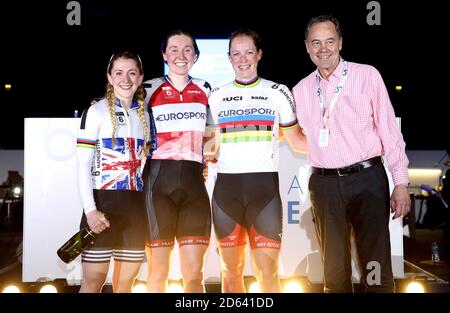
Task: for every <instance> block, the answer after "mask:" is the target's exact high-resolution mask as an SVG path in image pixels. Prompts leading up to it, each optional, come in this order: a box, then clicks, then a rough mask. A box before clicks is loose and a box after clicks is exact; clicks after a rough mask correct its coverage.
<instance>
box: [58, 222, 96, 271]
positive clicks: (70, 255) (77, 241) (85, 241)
mask: <svg viewBox="0 0 450 313" xmlns="http://www.w3.org/2000/svg"><path fill="white" fill-rule="evenodd" d="M96 237H97V234H96V233H94V232H93V231H92V230H91V229H90V228H89V227H86V228H83V229H81V230H80V231H79V232H78V233H76V234H75V235H73V236H72V237H71V238H70V239H69V240H67V241H66V243H64V244H63V245H62V246H61V247H60V248H59V249H58V251H57V254H58V256H59V258H60V259H61V260H63V261H64V262H65V263H69V262H71V261H73V260H74V259H75V258H76V257H77V256H79V255H80V253H81V252H82V251H83V250H84V249H86V247H87V246H88V245H89V244H91V243H93V242H94V240H95V238H96Z"/></svg>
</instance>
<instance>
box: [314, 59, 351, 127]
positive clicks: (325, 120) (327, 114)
mask: <svg viewBox="0 0 450 313" xmlns="http://www.w3.org/2000/svg"><path fill="white" fill-rule="evenodd" d="M343 62H344V68H343V69H342V75H341V79H340V80H339V83H338V85H337V86H336V89H335V91H334V95H333V98H332V99H331V101H330V104H329V105H328V106H325V105H324V101H323V94H322V90H321V89H320V86H319V77H318V76H317V77H316V88H317V97H318V98H319V105H320V112H321V113H322V121H323V128H326V127H327V123H328V119H329V117H330V114H331V112H332V111H333V109H334V105H335V104H336V101H337V99H338V97H339V95H340V94H341V91H342V89H343V87H344V84H345V81H346V80H347V78H348V63H347V61H343ZM324 106H325V109H324Z"/></svg>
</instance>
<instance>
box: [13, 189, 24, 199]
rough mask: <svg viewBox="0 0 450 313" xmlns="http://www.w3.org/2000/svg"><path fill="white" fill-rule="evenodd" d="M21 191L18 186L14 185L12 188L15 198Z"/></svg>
mask: <svg viewBox="0 0 450 313" xmlns="http://www.w3.org/2000/svg"><path fill="white" fill-rule="evenodd" d="M21 192H22V189H21V188H20V187H14V188H13V194H14V197H15V198H18V197H19V196H20V193H21Z"/></svg>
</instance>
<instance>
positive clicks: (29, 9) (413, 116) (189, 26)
mask: <svg viewBox="0 0 450 313" xmlns="http://www.w3.org/2000/svg"><path fill="white" fill-rule="evenodd" d="M68 2H69V1H68V0H67V1H65V0H59V1H48V3H47V1H45V2H44V1H32V2H31V1H30V2H27V1H25V2H23V1H15V3H8V4H6V2H2V4H1V5H0V26H1V32H2V33H1V35H0V36H1V37H0V38H1V41H0V83H1V85H0V87H1V89H0V110H1V115H0V116H1V120H0V134H1V135H0V148H3V149H23V124H24V122H23V119H24V118H26V117H71V116H72V115H73V111H74V110H78V111H79V112H81V111H82V110H83V109H84V108H85V107H86V106H88V105H89V103H90V100H91V99H92V98H95V97H100V96H102V95H103V92H104V88H105V83H106V80H105V71H106V65H107V63H108V60H109V57H110V56H111V54H112V53H113V52H114V51H117V50H120V49H132V50H134V51H136V52H138V53H139V54H140V55H141V58H142V60H143V63H144V70H145V75H146V77H145V78H146V79H149V78H152V77H156V76H160V75H161V74H162V71H163V66H162V59H161V57H160V53H159V48H160V44H161V40H162V39H163V37H164V35H165V34H166V32H167V31H168V30H171V29H177V28H181V29H184V30H187V31H190V32H192V33H193V34H194V35H195V36H196V37H197V38H228V35H229V34H230V32H232V31H233V30H236V29H238V28H242V27H249V28H252V29H255V30H257V31H258V32H260V34H261V36H262V38H263V50H264V55H263V59H262V61H261V62H260V65H259V74H260V76H262V77H264V78H267V79H270V80H273V81H276V82H279V83H284V84H286V85H287V86H288V87H290V88H292V87H293V86H294V85H295V84H296V83H297V82H298V81H299V80H300V79H302V78H303V77H305V76H306V75H308V74H309V73H310V72H312V71H313V70H314V66H313V64H312V62H311V60H310V59H309V56H308V55H307V53H306V50H305V47H304V28H305V25H306V23H307V21H308V19H309V18H310V17H312V16H315V15H319V14H327V13H332V14H334V15H335V16H336V17H337V18H338V19H339V20H340V22H341V24H342V25H341V26H342V30H343V38H344V42H343V50H342V52H341V55H342V56H343V57H344V59H346V60H349V61H352V62H359V63H367V64H371V65H373V66H375V67H376V68H377V69H378V70H379V71H380V72H381V74H382V76H383V78H384V80H385V83H386V86H387V88H388V91H389V94H390V97H391V100H392V103H393V105H394V109H395V111H396V115H397V116H400V117H401V118H402V132H403V134H404V138H405V141H406V144H407V149H409V150H413V149H436V150H437V149H439V150H440V149H447V148H448V146H449V142H450V140H449V139H448V135H449V130H448V128H449V126H448V124H449V123H448V114H447V112H446V110H445V108H446V106H448V98H449V97H448V91H447V90H446V89H444V87H445V85H444V82H445V77H443V76H444V75H443V72H444V70H445V68H447V70H448V66H449V65H448V63H449V62H448V60H449V56H448V55H449V53H448V51H449V48H448V45H449V43H448V35H444V31H446V32H448V23H446V19H448V17H446V16H444V15H445V12H446V10H445V9H444V8H443V7H442V6H443V3H444V2H437V1H421V2H411V1H381V0H380V1H378V2H379V3H380V5H381V25H379V26H377V25H375V26H369V25H368V24H367V22H366V17H367V15H368V13H369V12H370V10H368V9H367V8H366V6H367V3H368V2H369V1H358V0H353V1H326V0H324V1H309V2H303V1H276V0H265V1H264V2H261V1H246V2H244V1H240V0H232V1H230V0H229V1H207V2H206V1H183V2H180V1H168V0H166V1H164V0H162V1H161V0H160V1H155V0H151V1H150V0H147V1H137V0H126V1H121V2H113V1H106V0H84V1H78V2H79V3H80V5H81V15H82V18H81V25H80V26H69V25H68V24H67V22H66V17H67V14H68V13H69V10H67V9H66V5H67V3H68ZM200 57H201V56H200ZM5 83H11V84H12V89H11V90H9V91H6V90H5V89H4V87H3V86H4V84H5ZM397 84H399V85H402V86H403V90H402V92H400V93H399V92H396V91H395V88H394V87H395V85H397Z"/></svg>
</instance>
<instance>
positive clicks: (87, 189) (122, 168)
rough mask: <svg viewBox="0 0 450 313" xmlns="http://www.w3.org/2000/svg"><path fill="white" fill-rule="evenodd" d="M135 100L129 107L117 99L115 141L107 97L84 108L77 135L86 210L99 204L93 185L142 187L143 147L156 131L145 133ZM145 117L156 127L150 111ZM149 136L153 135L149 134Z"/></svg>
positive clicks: (111, 188)
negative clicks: (95, 197)
mask: <svg viewBox="0 0 450 313" xmlns="http://www.w3.org/2000/svg"><path fill="white" fill-rule="evenodd" d="M137 109H138V103H137V101H134V102H133V103H132V105H131V107H130V109H129V110H128V111H126V110H125V109H124V108H123V107H122V105H121V104H120V101H119V100H118V99H116V103H115V118H116V132H115V140H116V141H115V145H113V140H112V123H111V117H110V113H109V109H108V103H107V101H106V99H102V100H100V101H98V102H96V103H94V104H93V105H91V106H90V107H89V108H88V109H86V110H85V111H84V112H83V115H82V117H81V121H80V129H79V132H78V138H77V155H78V187H79V190H80V194H81V200H82V203H83V207H84V211H85V213H87V212H90V211H92V210H94V209H95V208H96V206H95V201H94V196H93V193H92V189H102V190H132V191H142V190H143V180H142V170H143V168H144V164H145V160H142V155H141V153H142V148H143V145H144V144H147V143H149V142H151V141H153V140H152V137H154V135H155V134H153V132H151V134H150V136H149V135H148V134H147V135H146V136H145V137H146V139H147V141H148V142H147V143H145V138H144V129H143V127H142V124H141V122H140V120H139V115H138V112H137ZM145 119H146V121H147V125H148V126H149V128H150V129H153V127H152V122H151V121H150V119H149V114H148V112H147V111H145ZM149 137H150V138H149Z"/></svg>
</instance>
